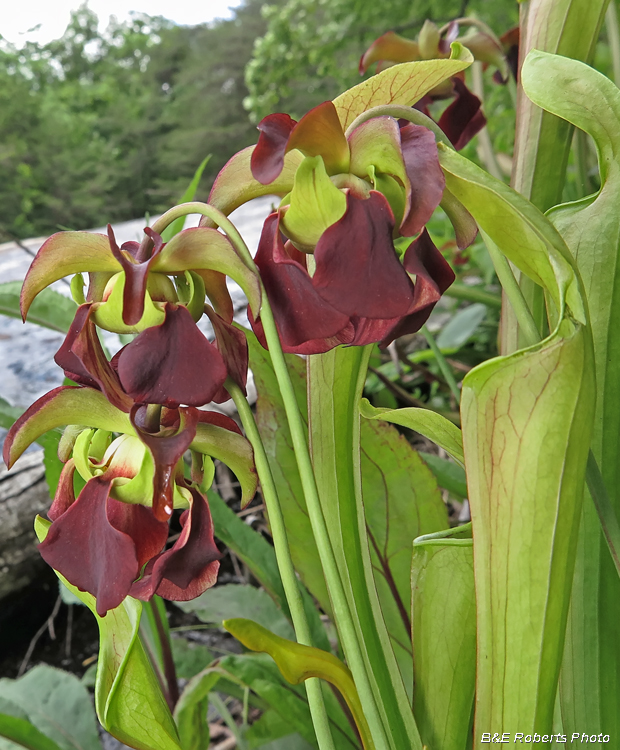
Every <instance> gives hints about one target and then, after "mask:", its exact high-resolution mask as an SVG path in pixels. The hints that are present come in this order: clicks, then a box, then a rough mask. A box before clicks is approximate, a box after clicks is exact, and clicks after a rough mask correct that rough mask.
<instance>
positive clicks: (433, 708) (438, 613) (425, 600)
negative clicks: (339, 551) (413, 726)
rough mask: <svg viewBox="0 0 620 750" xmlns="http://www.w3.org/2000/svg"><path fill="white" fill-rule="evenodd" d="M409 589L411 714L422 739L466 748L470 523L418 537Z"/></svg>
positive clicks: (471, 643) (472, 617)
mask: <svg viewBox="0 0 620 750" xmlns="http://www.w3.org/2000/svg"><path fill="white" fill-rule="evenodd" d="M411 591H412V610H411V612H412V616H411V623H412V634H413V665H414V679H415V687H416V689H415V692H414V699H413V713H414V714H415V718H416V722H417V724H418V727H419V728H420V735H421V736H422V741H423V742H424V743H425V744H426V745H427V746H428V747H436V748H450V749H451V750H465V748H467V746H468V740H469V734H470V729H471V717H472V711H473V706H474V689H475V683H476V596H475V591H474V561H473V539H472V538H471V525H468V526H466V527H465V526H461V527H457V528H456V529H450V530H448V531H442V532H439V533H437V534H428V535H426V536H421V537H418V538H417V539H415V540H414V542H413V560H412V564H411Z"/></svg>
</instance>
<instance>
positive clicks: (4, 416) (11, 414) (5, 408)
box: [0, 396, 24, 430]
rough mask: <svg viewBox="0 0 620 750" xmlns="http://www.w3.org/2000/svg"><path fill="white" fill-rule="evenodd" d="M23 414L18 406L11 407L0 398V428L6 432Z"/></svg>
mask: <svg viewBox="0 0 620 750" xmlns="http://www.w3.org/2000/svg"><path fill="white" fill-rule="evenodd" d="M23 413H24V410H23V409H21V408H20V407H19V406H11V404H9V402H8V401H6V400H5V399H3V398H2V397H1V396H0V427H4V428H5V429H6V430H8V429H9V428H10V427H12V426H13V422H15V420H16V419H19V417H21V415H22V414H23Z"/></svg>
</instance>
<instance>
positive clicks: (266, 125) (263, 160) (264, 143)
mask: <svg viewBox="0 0 620 750" xmlns="http://www.w3.org/2000/svg"><path fill="white" fill-rule="evenodd" d="M295 125H297V121H296V120H293V119H292V118H291V117H289V115H286V114H284V113H282V112H280V113H278V114H274V115H267V117H264V118H263V119H262V120H261V121H260V122H259V123H258V125H257V126H256V127H257V128H258V130H260V136H259V137H258V143H257V144H256V148H255V149H254V151H253V152H252V159H251V162H250V165H251V168H252V175H253V177H254V179H256V180H258V182H260V183H261V184H262V185H268V184H269V183H270V182H273V181H274V180H275V179H276V178H277V177H278V175H279V174H280V172H281V171H282V167H283V166H284V154H285V153H286V147H287V145H288V139H289V137H290V135H291V133H292V131H293V129H294V127H295Z"/></svg>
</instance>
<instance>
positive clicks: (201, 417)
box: [198, 409, 243, 437]
mask: <svg viewBox="0 0 620 750" xmlns="http://www.w3.org/2000/svg"><path fill="white" fill-rule="evenodd" d="M198 422H199V423H202V424H212V425H215V426H216V427H222V428H223V429H224V430H230V432H236V433H237V435H241V436H242V437H243V433H242V432H241V428H240V427H239V425H238V424H237V423H236V422H235V420H234V419H231V417H227V416H226V414H220V413H219V411H204V410H202V409H201V410H199V411H198Z"/></svg>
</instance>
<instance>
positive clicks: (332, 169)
mask: <svg viewBox="0 0 620 750" xmlns="http://www.w3.org/2000/svg"><path fill="white" fill-rule="evenodd" d="M293 149H299V151H301V153H302V154H303V155H304V156H321V157H322V158H323V162H324V164H325V168H326V169H327V172H328V173H329V174H338V173H339V172H348V171H349V145H348V143H347V139H346V138H345V135H344V130H343V129H342V125H341V124H340V120H339V118H338V113H337V112H336V107H334V105H333V103H332V102H323V103H322V104H319V105H318V106H317V107H314V108H313V109H311V110H310V111H309V112H307V113H306V114H305V115H304V116H303V117H302V118H301V120H300V121H299V122H298V123H297V124H296V125H295V127H294V129H293V130H292V132H291V134H290V137H289V140H288V143H287V145H286V150H287V151H292V150H293Z"/></svg>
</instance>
